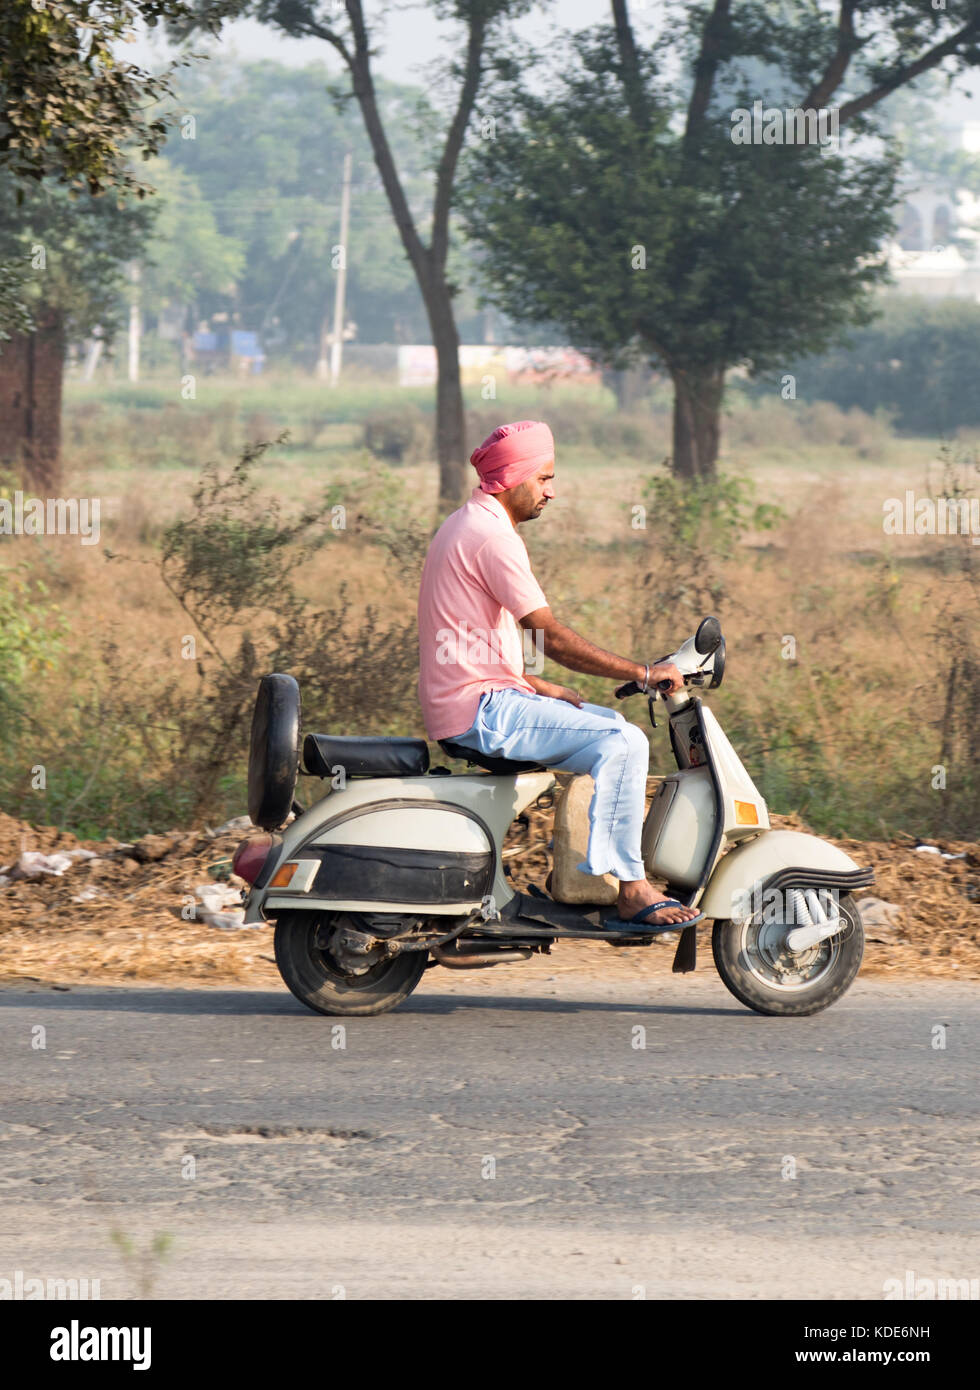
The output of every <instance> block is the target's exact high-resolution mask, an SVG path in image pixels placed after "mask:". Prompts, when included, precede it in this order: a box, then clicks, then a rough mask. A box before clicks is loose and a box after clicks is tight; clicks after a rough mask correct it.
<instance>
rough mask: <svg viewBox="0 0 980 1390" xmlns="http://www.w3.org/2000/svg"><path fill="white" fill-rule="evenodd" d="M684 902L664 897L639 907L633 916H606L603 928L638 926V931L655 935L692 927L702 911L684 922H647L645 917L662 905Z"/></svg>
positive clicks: (619, 929) (673, 905) (667, 905)
mask: <svg viewBox="0 0 980 1390" xmlns="http://www.w3.org/2000/svg"><path fill="white" fill-rule="evenodd" d="M685 906H686V904H685V903H682V902H678V901H677V899H676V898H664V899H663V901H662V902H659V903H650V905H649V907H641V908H640V910H639V912H638V913H637V914H636V916H635V917H607V918H606V920H605V921H604V922H603V924H602V925H603V928H604V929H606V930H608V931H613V930H615V931H625V930H626V928H627V927H638V928H639V929H640V931H642V932H645V933H648V934H649V935H650V936H656V935H658V934H659V933H660V932H669V931H683V930H684V928H685V927H693V926H695V925H696V924H697V923H698V922H702V921H703V920H704V913H703V912H699V913H698V915H697V916H696V917H691V918H689V919H688V920H687V921H686V922H648V921H647V918H648V917H649V916H650V914H651V913H652V912H659V911H660V910H661V908H664V907H685Z"/></svg>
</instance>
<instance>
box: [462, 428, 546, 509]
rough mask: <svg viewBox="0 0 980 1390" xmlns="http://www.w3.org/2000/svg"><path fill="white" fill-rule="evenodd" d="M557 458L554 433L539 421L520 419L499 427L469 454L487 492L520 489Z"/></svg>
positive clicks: (481, 484)
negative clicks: (512, 423)
mask: <svg viewBox="0 0 980 1390" xmlns="http://www.w3.org/2000/svg"><path fill="white" fill-rule="evenodd" d="M554 457H555V440H554V436H553V435H552V433H551V430H550V429H549V428H548V426H547V425H545V424H543V423H542V422H541V421H540V420H518V421H517V423H516V424H515V425H500V426H499V427H498V428H497V429H495V430H494V432H493V434H489V435H487V437H486V439H485V440H484V441H483V443H482V444H481V445H480V447H479V448H478V449H474V450H473V452H472V454H470V463H472V465H473V467H474V468H475V469H476V471H477V473H479V475H480V487H481V488H482V489H483V491H484V492H504V491H506V489H507V488H509V487H517V485H518V483H523V482H525V481H526V479H528V478H530V477H531V476H532V474H534V473H537V471H538V469H540V468H543V467H544V466H545V464H547V463H551V462H552V460H553V459H554Z"/></svg>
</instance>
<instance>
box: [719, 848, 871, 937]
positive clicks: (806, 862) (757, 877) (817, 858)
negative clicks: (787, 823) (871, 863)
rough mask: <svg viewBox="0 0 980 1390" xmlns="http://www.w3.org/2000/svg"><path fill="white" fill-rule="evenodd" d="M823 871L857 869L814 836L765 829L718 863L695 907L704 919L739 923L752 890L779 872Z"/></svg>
mask: <svg viewBox="0 0 980 1390" xmlns="http://www.w3.org/2000/svg"><path fill="white" fill-rule="evenodd" d="M797 867H799V868H804V869H824V870H830V871H835V870H836V871H838V872H840V873H844V874H848V873H853V872H854V870H855V869H858V868H860V867H861V866H860V865H859V864H855V862H854V860H853V859H852V858H851V857H850V855H848V854H845V853H844V851H843V850H842V849H838V848H837V846H836V845H831V844H828V843H827V841H826V840H821V839H820V838H819V836H817V835H805V834H803V833H802V832H800V831H798V830H768V831H766V832H765V833H764V834H762V835H759V836H757V837H756V839H754V840H749V841H747V842H746V843H744V844H741V845H739V846H738V847H737V848H736V849H733V850H731V851H730V852H729V853H728V854H726V855H725V856H724V857H723V858H722V859H721V860H720V861H719V863H718V865H717V867H716V868H715V871H714V873H713V874H712V876H711V879H710V880H709V882H708V886H707V888H706V889H705V891H704V894H703V896H702V897H701V899H700V901H699V902H698V904H697V905H698V907H699V908H700V909H701V911H702V912H703V913H704V914H705V916H706V917H713V918H715V919H716V920H727V919H729V918H731V919H732V920H733V921H740V920H741V919H742V918H743V917H744V916H745V911H744V907H743V904H745V903H746V902H747V901H748V900H750V899H751V897H752V893H753V890H754V889H755V888H756V886H757V885H761V884H762V883H763V882H765V880H766V879H768V878H770V877H771V876H772V875H773V874H774V873H777V872H778V870H780V869H789V868H797Z"/></svg>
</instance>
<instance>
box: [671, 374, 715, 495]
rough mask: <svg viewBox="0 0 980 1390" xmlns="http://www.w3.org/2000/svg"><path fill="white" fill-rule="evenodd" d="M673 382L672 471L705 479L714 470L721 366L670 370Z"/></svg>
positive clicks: (677, 474)
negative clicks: (703, 368) (691, 369)
mask: <svg viewBox="0 0 980 1390" xmlns="http://www.w3.org/2000/svg"><path fill="white" fill-rule="evenodd" d="M670 375H671V380H672V381H673V383H674V457H673V469H674V475H675V477H678V478H688V479H690V480H691V481H694V480H696V479H701V480H702V481H708V480H709V479H711V478H713V477H714V476H715V473H716V469H717V463H718V444H719V434H720V427H721V398H722V393H723V392H724V389H725V373H724V369H722V368H709V369H706V370H699V371H685V370H682V369H681V368H676V367H675V368H673V369H672V370H671V374H670Z"/></svg>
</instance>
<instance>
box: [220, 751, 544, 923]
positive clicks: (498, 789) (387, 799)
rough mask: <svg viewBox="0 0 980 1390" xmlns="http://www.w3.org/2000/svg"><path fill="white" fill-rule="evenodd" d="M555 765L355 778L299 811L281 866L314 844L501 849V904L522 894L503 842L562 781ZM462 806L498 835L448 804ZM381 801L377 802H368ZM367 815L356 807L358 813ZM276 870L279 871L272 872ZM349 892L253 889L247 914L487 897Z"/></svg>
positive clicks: (439, 912)
mask: <svg viewBox="0 0 980 1390" xmlns="http://www.w3.org/2000/svg"><path fill="white" fill-rule="evenodd" d="M554 781H555V779H554V776H553V774H552V773H550V772H521V773H518V774H517V775H516V776H510V777H497V776H491V775H489V774H487V773H474V774H464V775H460V776H453V777H433V776H422V777H364V778H352V779H351V780H350V781H349V782H348V784H347V786H346V787H345V788H344V789H343V790H339V791H330V792H329V793H328V794H327V795H326V796H325V797H323V798H321V800H319V801H317V802H315V803H314V804H313V805H312V806H311V807H310V808H309V809H308V810H307V811H304V813H303V814H302V815H301V816H299V817H297V819H296V820H295V821H293V822H292V824H291V825H289V826H287V827H286V829H285V831H284V832H283V837H282V846H281V848H280V850H279V852H278V853H277V855H276V865H275V868H278V867H279V866H280V865H282V864H284V863H286V862H287V861H291V860H294V859H302V858H303V851H304V849H306V848H307V847H309V848H310V849H314V848H316V847H324V846H329V845H331V844H336V845H341V844H343V845H365V846H384V847H385V848H388V849H407V850H412V849H421V850H447V851H451V852H454V853H460V854H467V853H473V852H476V853H480V852H484V851H486V850H488V849H490V848H492V850H493V857H494V862H495V865H496V872H495V876H494V881H493V886H492V888H491V893H492V895H493V897H494V900H495V903H496V906H497V908H498V909H499V908H501V907H502V906H503V905H504V904H505V903H506V902H508V901H509V900H510V899H511V898H512V897H513V896H514V890H513V889H512V888H511V887H510V885H509V884H508V883H507V880H506V879H505V878H504V875H503V871H502V868H501V860H500V847H501V845H502V844H503V840H504V836H505V835H506V833H507V830H508V828H509V826H510V824H511V822H512V821H513V820H514V818H515V817H516V816H519V815H520V813H521V812H522V811H523V810H524V809H525V808H526V807H527V806H529V805H530V804H531V802H532V801H535V800H536V799H537V798H538V797H539V796H541V795H542V793H543V792H546V791H548V790H549V788H550V787H552V786H553V785H554ZM452 806H457V807H460V808H462V809H464V810H466V811H469V812H472V813H473V814H474V815H476V816H478V817H479V818H480V820H482V821H483V822H484V823H485V825H486V827H487V829H488V830H489V832H490V836H491V837H492V842H493V843H492V846H491V845H490V844H489V843H488V839H487V835H486V833H485V832H484V830H483V829H482V827H481V826H480V825H479V824H478V822H477V821H476V820H473V819H471V818H470V817H469V816H465V815H460V814H459V812H458V811H453V810H450V809H448V808H449V807H452ZM371 807H374V808H376V809H367V808H371ZM358 811H360V812H362V813H361V814H352V813H355V812H358ZM273 877H275V871H273V872H272V873H271V874H270V878H273ZM364 887H365V896H363V897H360V896H358V897H352V898H346V899H338V898H329V899H327V898H319V897H317V896H315V895H314V894H312V893H311V892H310V891H309V890H307V891H298V892H291V891H289V889H282V888H272V889H253V890H252V892H251V894H250V895H249V901H248V906H247V911H246V917H245V920H246V921H247V922H260V921H262V920H263V909H269V910H274V911H279V910H281V909H289V908H299V907H303V908H309V909H313V910H318V909H320V910H325V911H331V912H345V911H347V912H388V913H398V912H407V913H411V914H413V915H425V916H449V917H458V916H460V915H462V914H466V913H470V912H473V911H475V910H477V909H479V908H480V907H481V905H482V898H480V897H477V898H475V899H462V900H460V901H457V902H439V903H431V904H427V903H425V902H423V901H420V900H419V899H418V898H417V897H413V898H412V900H411V901H407V902H392V901H390V900H389V901H380V900H376V899H372V898H371V897H369V896H368V892H369V890H370V881H365V885H364Z"/></svg>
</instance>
